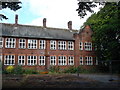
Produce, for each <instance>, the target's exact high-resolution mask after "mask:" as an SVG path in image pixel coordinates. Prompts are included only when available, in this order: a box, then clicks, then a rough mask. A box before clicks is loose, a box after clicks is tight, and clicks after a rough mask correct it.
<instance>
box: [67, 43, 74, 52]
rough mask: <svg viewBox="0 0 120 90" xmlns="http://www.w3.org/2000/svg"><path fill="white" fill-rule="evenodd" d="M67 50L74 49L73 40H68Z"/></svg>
mask: <svg viewBox="0 0 120 90" xmlns="http://www.w3.org/2000/svg"><path fill="white" fill-rule="evenodd" d="M68 50H74V42H73V41H68Z"/></svg>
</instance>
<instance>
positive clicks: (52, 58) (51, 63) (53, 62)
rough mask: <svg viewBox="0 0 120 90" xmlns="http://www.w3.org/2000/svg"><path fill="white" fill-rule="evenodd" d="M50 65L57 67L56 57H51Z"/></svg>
mask: <svg viewBox="0 0 120 90" xmlns="http://www.w3.org/2000/svg"><path fill="white" fill-rule="evenodd" d="M50 65H56V56H50Z"/></svg>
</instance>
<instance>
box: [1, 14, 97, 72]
mask: <svg viewBox="0 0 120 90" xmlns="http://www.w3.org/2000/svg"><path fill="white" fill-rule="evenodd" d="M0 26H1V29H0V32H1V33H0V34H1V38H0V48H1V51H2V52H1V54H0V59H1V61H2V63H3V65H4V67H6V66H8V65H14V66H16V65H22V66H23V67H25V68H36V69H38V70H42V69H48V68H49V67H50V66H59V67H60V68H66V67H69V66H76V67H77V66H79V65H81V66H83V67H85V68H90V67H93V66H96V65H97V60H96V56H95V52H94V48H93V47H92V41H91V36H92V33H93V32H92V30H91V29H90V27H89V26H85V28H83V29H82V30H73V29H72V21H69V22H68V29H60V28H50V27H47V26H46V19H45V18H44V19H43V26H28V25H20V24H18V16H17V15H16V17H15V24H8V23H1V24H0Z"/></svg>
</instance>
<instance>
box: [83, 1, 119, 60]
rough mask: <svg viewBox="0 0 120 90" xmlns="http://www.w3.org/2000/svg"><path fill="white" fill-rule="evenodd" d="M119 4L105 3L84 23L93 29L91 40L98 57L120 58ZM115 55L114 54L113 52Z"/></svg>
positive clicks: (105, 58) (106, 58)
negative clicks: (95, 47)
mask: <svg viewBox="0 0 120 90" xmlns="http://www.w3.org/2000/svg"><path fill="white" fill-rule="evenodd" d="M119 6H120V2H119V4H117V3H106V5H105V6H104V8H102V9H101V10H100V11H99V12H98V13H97V14H96V13H95V14H93V15H92V16H91V17H90V18H89V19H88V20H87V21H86V22H85V23H84V25H86V24H87V25H90V26H91V27H92V29H93V32H94V34H93V41H94V44H95V46H97V55H98V57H99V59H104V60H120V24H119V22H120V18H119V14H118V13H120V9H118V7H119ZM113 53H114V54H115V55H114V54H113Z"/></svg>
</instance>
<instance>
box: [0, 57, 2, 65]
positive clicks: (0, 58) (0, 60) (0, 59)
mask: <svg viewBox="0 0 120 90" xmlns="http://www.w3.org/2000/svg"><path fill="white" fill-rule="evenodd" d="M1 63H2V55H0V64H1Z"/></svg>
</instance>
